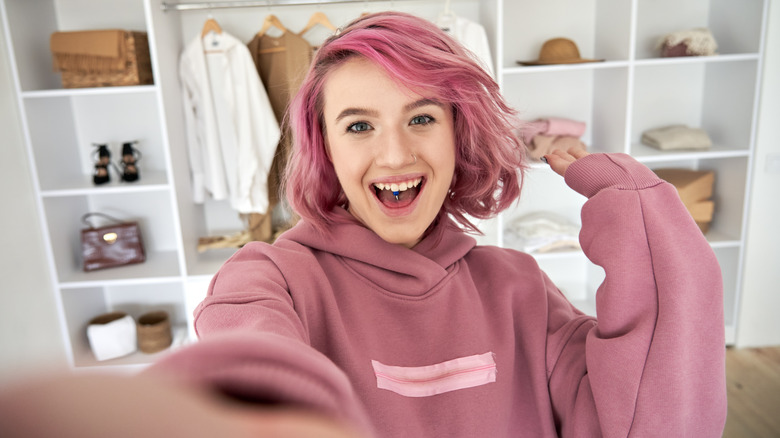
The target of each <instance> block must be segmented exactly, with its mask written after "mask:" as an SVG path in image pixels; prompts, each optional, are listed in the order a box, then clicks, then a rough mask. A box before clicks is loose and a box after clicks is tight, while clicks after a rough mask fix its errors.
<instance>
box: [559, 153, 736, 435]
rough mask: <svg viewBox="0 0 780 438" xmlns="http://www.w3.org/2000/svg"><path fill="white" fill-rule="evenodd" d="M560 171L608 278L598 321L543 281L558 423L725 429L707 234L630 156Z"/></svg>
mask: <svg viewBox="0 0 780 438" xmlns="http://www.w3.org/2000/svg"><path fill="white" fill-rule="evenodd" d="M565 179H566V183H567V184H568V185H569V186H570V187H571V188H573V189H574V190H576V191H577V192H579V193H581V194H582V195H584V196H586V197H587V198H588V201H587V202H586V203H585V205H584V206H583V209H582V230H581V232H580V243H581V245H582V248H583V251H584V252H585V254H586V255H587V257H588V258H589V259H590V260H591V261H592V262H593V263H595V264H596V265H598V266H601V267H602V268H603V269H604V272H605V280H604V282H603V283H602V284H601V285H600V287H599V288H598V291H597V294H596V312H597V320H596V321H594V320H592V319H589V318H585V317H583V316H582V315H581V314H578V313H577V312H576V311H575V310H573V309H571V308H570V307H569V305H568V304H567V303H565V300H564V299H562V297H561V296H560V292H558V291H557V290H555V288H554V286H552V285H551V284H550V285H549V286H550V289H551V292H550V293H549V296H550V300H549V301H550V302H549V306H550V312H549V315H548V318H549V319H548V355H547V357H548V384H549V389H550V396H551V399H552V404H553V410H554V415H555V421H556V425H557V427H558V430H559V433H560V434H561V436H564V437H572V436H605V437H629V436H632V437H655V436H658V437H667V436H696V437H715V436H721V434H722V431H723V426H724V424H725V419H726V388H725V348H724V347H725V345H724V321H723V287H722V277H721V273H720V268H719V265H718V261H717V259H716V258H715V255H714V253H713V251H712V249H711V247H710V246H709V244H708V242H707V241H706V239H705V238H704V236H703V235H702V233H701V231H700V230H699V228H698V227H697V225H696V223H695V222H694V221H693V219H692V218H691V216H690V215H689V214H688V212H687V210H686V209H685V207H684V206H683V204H682V202H680V200H679V196H678V195H677V191H676V190H675V188H674V187H673V186H672V185H671V184H668V183H666V182H664V181H662V180H661V179H659V178H658V177H657V176H656V175H655V174H654V173H653V172H652V171H651V170H649V169H648V168H646V167H645V166H643V165H642V164H640V163H638V162H636V161H635V160H634V159H632V158H631V157H629V156H628V155H625V154H591V155H589V156H586V157H585V158H583V159H581V160H578V161H577V162H575V163H574V164H572V165H571V166H570V167H569V169H568V170H567V172H566V175H565ZM567 313H568V317H567V316H566V314H567Z"/></svg>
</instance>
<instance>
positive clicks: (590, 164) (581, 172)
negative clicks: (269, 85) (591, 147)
mask: <svg viewBox="0 0 780 438" xmlns="http://www.w3.org/2000/svg"><path fill="white" fill-rule="evenodd" d="M564 179H565V181H566V184H567V185H568V186H569V187H571V188H572V189H574V190H575V191H576V192H577V193H579V194H581V195H583V196H585V197H587V198H591V197H593V196H595V195H596V194H597V193H598V192H600V191H601V190H604V189H609V188H612V189H617V190H641V189H645V188H648V187H654V186H656V185H658V184H661V183H663V180H662V179H660V178H658V176H657V175H656V174H655V173H653V171H652V170H650V169H649V168H647V166H645V165H644V164H642V163H640V162H638V161H636V160H635V159H634V158H632V157H631V156H630V155H627V154H622V153H619V154H618V153H615V154H604V153H595V154H590V155H587V156H586V157H584V158H581V159H579V160H577V161H575V162H574V163H572V164H571V165H570V166H569V168H568V169H567V170H566V174H565V175H564Z"/></svg>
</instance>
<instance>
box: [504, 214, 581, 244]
mask: <svg viewBox="0 0 780 438" xmlns="http://www.w3.org/2000/svg"><path fill="white" fill-rule="evenodd" d="M505 231H506V237H507V244H508V245H509V246H510V247H512V248H515V249H518V250H520V251H524V252H528V253H532V252H535V253H543V252H549V251H555V250H577V249H580V242H579V233H580V227H579V226H578V225H576V224H574V223H572V222H570V221H568V220H566V219H565V218H563V217H561V216H559V215H557V214H555V213H553V212H549V211H538V212H534V213H529V214H526V215H524V216H521V217H518V218H517V219H515V220H513V221H511V222H510V223H509V224H508V225H507V227H506V230H505Z"/></svg>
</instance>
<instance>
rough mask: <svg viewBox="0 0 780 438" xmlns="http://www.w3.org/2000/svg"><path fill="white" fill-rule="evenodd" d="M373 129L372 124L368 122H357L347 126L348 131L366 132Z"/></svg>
mask: <svg viewBox="0 0 780 438" xmlns="http://www.w3.org/2000/svg"><path fill="white" fill-rule="evenodd" d="M370 129H371V125H369V124H368V123H366V122H355V123H352V124H351V125H349V126H347V132H365V131H368V130H370Z"/></svg>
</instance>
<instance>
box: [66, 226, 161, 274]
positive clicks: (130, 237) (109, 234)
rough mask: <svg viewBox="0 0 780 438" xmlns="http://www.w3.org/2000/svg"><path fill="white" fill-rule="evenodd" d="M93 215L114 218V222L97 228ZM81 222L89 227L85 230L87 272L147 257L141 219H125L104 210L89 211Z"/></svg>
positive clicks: (83, 241)
mask: <svg viewBox="0 0 780 438" xmlns="http://www.w3.org/2000/svg"><path fill="white" fill-rule="evenodd" d="M92 216H100V217H102V218H104V219H106V220H108V221H110V224H109V225H105V226H102V227H95V226H94V225H92V223H91V222H90V221H89V219H90V217H92ZM81 221H82V222H84V224H86V225H87V226H88V227H89V228H85V229H82V230H81V255H82V258H83V266H84V270H85V271H95V270H98V269H105V268H113V267H116V266H124V265H129V264H133V263H141V262H143V261H145V260H146V253H145V252H144V245H143V240H142V239H141V230H140V229H139V228H138V223H137V222H124V221H121V220H119V219H116V218H113V217H111V216H109V215H107V214H103V213H87V214H85V215H84V216H82V217H81Z"/></svg>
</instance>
